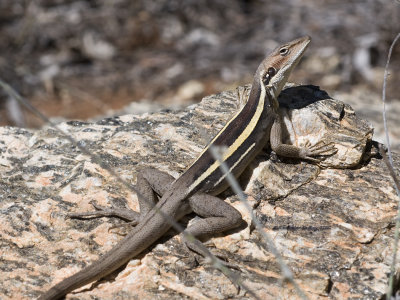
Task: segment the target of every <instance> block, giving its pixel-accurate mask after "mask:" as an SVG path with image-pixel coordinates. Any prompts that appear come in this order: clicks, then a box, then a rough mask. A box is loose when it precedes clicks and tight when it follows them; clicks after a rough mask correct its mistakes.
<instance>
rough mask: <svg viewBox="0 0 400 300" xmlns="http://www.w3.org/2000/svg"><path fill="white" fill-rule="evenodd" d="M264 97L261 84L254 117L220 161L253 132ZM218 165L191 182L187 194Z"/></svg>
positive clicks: (261, 109)
mask: <svg viewBox="0 0 400 300" xmlns="http://www.w3.org/2000/svg"><path fill="white" fill-rule="evenodd" d="M265 96H266V91H265V86H264V85H263V84H261V93H260V98H259V101H258V104H257V109H256V112H255V113H254V115H253V117H252V118H251V120H250V122H249V124H247V126H246V128H245V129H244V130H243V132H242V133H241V134H240V136H239V137H238V138H237V139H236V140H235V141H234V142H233V144H232V145H230V146H229V148H228V149H227V150H226V151H225V152H224V155H223V156H222V161H226V160H227V159H228V158H229V157H230V156H231V155H232V154H233V153H234V152H235V151H236V150H237V149H238V148H239V147H240V145H242V144H243V142H244V141H245V140H246V139H247V138H248V137H249V135H250V134H251V133H252V132H253V130H254V128H255V127H256V125H257V123H258V120H259V119H260V117H261V114H262V112H263V110H264V102H265ZM233 119H234V118H232V120H233ZM232 120H231V121H232ZM231 121H230V122H231ZM230 122H229V123H230ZM225 128H226V126H225V127H224V129H225ZM221 132H222V131H221ZM218 135H219V134H218ZM219 165H220V163H219V162H218V161H215V162H214V163H213V164H212V165H211V166H210V167H209V168H208V169H207V170H206V171H205V172H203V174H201V176H199V177H198V178H197V179H196V181H195V182H193V183H192V184H191V185H190V186H189V189H188V193H190V192H191V191H192V190H193V189H194V188H195V187H196V186H197V185H199V184H200V183H201V182H202V181H203V180H204V179H206V178H207V177H208V176H209V175H210V174H211V173H212V172H214V171H215V170H216V169H217V168H218V167H219Z"/></svg>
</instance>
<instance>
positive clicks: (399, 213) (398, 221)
mask: <svg viewBox="0 0 400 300" xmlns="http://www.w3.org/2000/svg"><path fill="white" fill-rule="evenodd" d="M399 38H400V33H399V34H397V36H396V37H395V39H394V40H393V43H392V45H391V46H390V48H389V54H388V58H387V61H386V66H385V74H384V76H383V88H382V103H383V112H382V114H383V126H384V128H385V135H386V145H387V148H388V156H389V159H387V158H386V160H385V163H386V162H387V163H388V164H389V165H390V167H388V168H389V172H390V173H391V175H392V172H391V171H390V170H393V175H395V173H394V168H393V159H392V151H391V147H390V139H389V130H388V126H387V119H386V82H387V77H388V73H389V62H390V57H391V56H392V51H393V47H394V45H395V44H396V42H397V40H398V39H399ZM381 154H382V156H383V157H384V159H385V157H386V156H385V153H384V151H381ZM393 175H392V177H393ZM395 178H397V177H396V176H395V177H393V180H394V182H395V183H396V179H395ZM395 189H396V193H397V197H398V198H399V200H398V204H397V218H396V227H395V231H394V245H393V259H392V264H391V266H390V277H389V287H388V290H387V294H386V300H390V297H391V295H392V291H393V278H394V268H395V266H396V263H397V244H398V242H399V230H400V189H399V187H398V185H397V184H395Z"/></svg>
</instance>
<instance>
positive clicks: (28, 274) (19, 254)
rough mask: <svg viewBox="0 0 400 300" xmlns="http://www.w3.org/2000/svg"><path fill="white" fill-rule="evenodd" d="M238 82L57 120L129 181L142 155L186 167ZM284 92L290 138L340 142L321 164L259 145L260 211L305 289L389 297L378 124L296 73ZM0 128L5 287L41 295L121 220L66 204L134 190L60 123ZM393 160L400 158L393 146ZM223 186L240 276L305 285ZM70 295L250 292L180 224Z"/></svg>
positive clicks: (390, 201)
mask: <svg viewBox="0 0 400 300" xmlns="http://www.w3.org/2000/svg"><path fill="white" fill-rule="evenodd" d="M243 91H244V93H246V92H247V91H248V87H247V88H244V89H243ZM237 95H238V92H237V91H230V92H223V93H221V94H218V95H213V96H209V97H206V98H204V99H203V101H202V102H201V103H200V104H198V105H192V106H190V107H188V108H186V109H185V110H180V111H176V112H174V113H171V112H169V111H162V112H159V113H153V114H143V115H125V116H120V117H116V118H109V119H104V120H102V121H99V122H97V123H84V122H77V121H70V122H66V123H62V124H61V125H60V127H61V128H62V129H63V130H66V131H68V132H69V133H70V134H71V135H72V136H73V137H74V138H75V139H77V140H79V143H80V144H81V145H84V146H85V147H87V148H88V149H89V150H90V151H91V152H94V153H96V154H97V155H99V156H100V157H101V158H102V159H103V160H104V161H105V162H107V164H109V165H110V166H112V167H113V169H114V170H115V171H116V172H117V173H118V174H119V175H120V176H121V177H122V178H123V179H125V180H127V181H128V182H132V183H134V182H135V180H136V174H137V170H138V168H139V167H143V166H153V167H156V168H158V169H160V170H164V171H167V172H169V173H170V174H171V175H173V176H178V175H179V174H180V173H182V172H183V171H184V169H185V168H186V167H187V166H188V165H189V164H190V162H191V161H193V160H194V159H195V158H196V156H197V155H198V154H199V153H200V152H201V150H202V148H203V147H204V146H205V145H206V144H207V142H208V141H209V140H210V139H211V138H212V137H213V136H214V135H215V134H216V133H217V132H218V130H220V129H221V128H222V127H223V126H224V124H225V122H226V121H227V120H228V119H229V118H230V116H231V115H232V114H233V113H234V112H235V111H236V110H237V108H238V107H239V106H240V105H241V103H240V101H238V97H237ZM280 100H281V101H282V109H281V110H282V113H284V114H285V116H286V119H285V122H286V124H287V127H288V130H287V135H286V139H288V140H292V141H295V142H296V143H297V144H303V143H305V142H306V141H307V140H308V141H310V142H311V143H315V142H317V141H319V140H325V141H326V142H331V141H332V142H334V143H335V146H336V147H337V149H338V152H337V153H336V154H335V155H333V156H332V157H329V158H327V159H326V160H325V161H323V162H322V163H320V165H313V164H310V163H307V162H301V161H298V160H290V159H282V158H278V157H276V155H274V154H273V153H271V151H269V150H267V151H266V152H265V153H262V154H261V155H259V157H258V158H257V159H256V160H255V161H254V162H253V163H252V165H251V166H250V168H248V170H247V171H246V172H245V174H243V176H242V177H241V180H240V182H241V184H242V186H243V188H244V189H245V192H246V194H247V195H248V198H249V200H250V203H251V204H252V206H253V208H254V210H255V213H256V215H257V217H258V218H259V220H260V221H261V223H262V224H263V226H264V227H265V230H266V231H267V232H268V233H269V234H270V235H271V236H272V237H273V240H274V242H275V245H276V247H277V248H278V251H279V252H280V253H281V255H282V256H283V258H284V260H285V261H286V263H287V264H288V265H289V267H290V268H291V270H292V272H293V273H294V276H295V279H296V281H297V283H298V284H299V285H300V287H301V288H302V290H303V291H304V292H305V293H306V294H307V295H308V296H309V298H310V299H324V298H333V299H344V298H349V297H353V298H371V299H375V298H378V297H380V296H382V295H383V294H384V293H385V289H386V285H387V273H388V272H389V269H390V264H391V255H392V245H393V227H394V226H393V220H394V218H395V215H396V207H397V203H396V201H397V198H396V196H395V191H394V189H393V187H392V184H391V179H390V177H389V175H388V172H387V171H386V168H385V166H384V163H383V161H382V160H381V159H379V158H378V157H377V155H376V154H374V153H376V151H374V144H373V143H371V139H372V128H371V126H370V125H369V123H368V122H366V121H365V120H362V119H360V118H358V117H357V116H356V115H355V114H354V111H353V110H352V109H351V107H350V106H348V105H346V104H344V103H342V102H340V101H337V100H333V99H330V98H329V96H328V95H327V94H326V93H325V92H324V91H321V90H320V89H319V88H317V87H314V86H297V87H295V86H291V87H290V88H287V89H286V90H285V91H284V92H283V93H282V95H281V97H280ZM0 135H1V139H0V140H1V144H0V151H1V156H0V174H1V175H0V190H1V193H0V199H1V201H0V209H1V212H2V213H1V215H0V224H1V229H2V230H1V248H0V249H1V268H0V278H2V280H1V282H0V294H1V297H2V298H12V299H17V298H35V297H38V296H39V295H40V294H41V292H43V291H44V290H46V289H48V288H49V287H50V286H52V285H54V284H55V283H57V282H59V281H60V280H62V279H63V278H65V277H67V276H70V275H72V274H74V273H75V272H77V271H78V270H80V269H81V268H83V267H84V266H85V265H87V264H89V263H91V262H93V261H94V260H96V259H97V258H99V256H100V255H101V254H102V253H105V252H106V251H108V250H109V249H110V248H111V247H112V246H113V245H115V244H116V243H117V242H118V241H119V240H120V239H121V238H122V237H121V236H120V235H119V234H116V233H118V230H116V229H113V231H112V232H110V231H109V230H110V228H111V227H112V226H114V225H116V224H120V223H121V221H119V220H116V219H113V218H110V219H107V218H101V219H90V220H85V221H82V220H71V219H68V218H66V214H67V213H69V212H83V211H89V210H92V207H91V205H90V201H92V200H95V201H97V203H98V204H100V205H104V206H108V205H114V206H119V207H123V206H127V207H130V208H132V209H135V210H137V209H138V204H137V198H136V195H134V194H132V193H131V192H130V191H128V190H126V189H125V188H124V187H123V185H122V184H121V181H120V180H119V179H116V178H113V177H112V176H110V175H109V174H108V173H107V171H105V170H104V169H103V168H101V167H100V166H99V165H98V164H97V163H96V162H95V161H94V160H93V159H91V158H90V157H88V156H86V155H84V154H82V153H81V151H79V150H78V149H77V148H76V147H74V146H72V145H71V144H70V143H69V142H68V141H66V140H65V139H63V138H62V137H61V135H60V134H59V133H58V132H56V131H55V130H54V129H52V128H44V129H42V130H39V131H33V130H23V129H18V128H11V127H3V128H0ZM371 149H372V150H371ZM394 159H395V162H396V168H399V162H400V159H399V155H398V154H395V155H394ZM225 196H227V199H226V201H228V202H230V203H231V204H232V205H233V206H235V207H236V208H237V209H238V210H239V211H240V212H241V213H242V215H243V219H244V220H245V221H246V222H247V226H242V227H241V228H239V229H236V230H233V231H231V232H228V233H225V234H221V235H220V236H218V237H213V238H211V239H210V241H209V243H211V244H213V245H214V247H215V248H217V249H218V251H219V252H221V253H222V254H224V255H225V256H226V257H228V258H229V261H230V262H231V263H235V264H237V265H238V266H239V268H240V269H241V270H242V272H241V273H240V276H241V278H242V280H243V281H244V283H245V284H246V285H247V286H248V287H249V288H250V289H252V291H254V293H255V294H257V295H258V297H259V298H261V299H268V298H279V297H280V298H296V297H298V296H296V295H297V294H296V292H295V290H294V288H293V287H292V286H291V285H288V284H286V283H282V281H281V278H282V276H281V274H280V271H279V266H278V264H277V262H276V259H275V258H274V257H273V255H272V254H271V253H270V252H268V251H266V250H265V249H264V248H263V246H262V245H263V241H262V240H261V238H260V234H259V233H257V232H256V231H253V229H252V228H253V227H252V226H251V220H250V217H249V215H248V213H247V212H246V210H245V209H244V207H243V205H242V204H241V203H240V202H239V201H237V196H236V195H232V193H230V192H229V191H227V192H225ZM191 217H192V216H191ZM189 219H190V218H185V219H184V220H183V221H184V222H187V221H188V220H189ZM114 231H117V232H114ZM74 297H79V298H80V299H91V298H93V297H96V298H97V299H115V298H117V299H131V298H135V297H136V298H140V299H154V298H160V299H171V298H180V299H181V298H194V299H210V298H212V299H226V298H232V299H246V298H250V296H249V295H247V294H243V293H241V294H239V295H238V294H237V292H236V289H235V287H234V286H233V285H232V283H231V282H230V281H229V280H228V279H227V278H226V277H225V276H223V275H221V273H220V272H219V271H217V270H214V269H212V268H211V267H208V266H204V265H188V263H187V261H185V260H184V259H182V245H181V243H180V241H179V238H178V237H177V236H176V234H175V233H174V232H172V231H171V232H169V234H167V235H166V236H165V237H164V238H162V239H161V240H160V241H159V243H158V244H156V245H154V246H152V247H151V248H150V249H149V250H148V251H145V252H144V253H143V254H141V255H140V256H138V257H135V258H134V259H132V260H131V261H130V262H129V263H128V264H127V265H126V266H125V267H124V268H122V269H120V270H119V272H115V273H114V274H113V275H112V276H108V277H107V278H106V279H105V280H102V281H100V282H99V283H96V284H90V285H87V286H85V287H83V288H81V289H80V290H79V293H78V294H70V295H68V297H67V299H71V298H74Z"/></svg>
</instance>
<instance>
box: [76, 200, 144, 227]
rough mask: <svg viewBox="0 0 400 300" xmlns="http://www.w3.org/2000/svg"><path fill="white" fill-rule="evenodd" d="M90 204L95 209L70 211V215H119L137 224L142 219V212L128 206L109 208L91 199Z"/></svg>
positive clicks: (130, 222) (82, 217) (118, 216)
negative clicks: (78, 211) (79, 211)
mask: <svg viewBox="0 0 400 300" xmlns="http://www.w3.org/2000/svg"><path fill="white" fill-rule="evenodd" d="M90 204H92V206H93V207H94V208H95V211H89V212H82V213H69V214H68V217H69V218H73V219H84V218H88V217H93V218H101V217H117V218H120V219H123V220H125V221H129V225H137V224H138V223H139V221H140V214H139V213H138V212H136V211H133V210H131V209H127V208H123V209H122V208H113V207H111V208H108V207H104V206H101V205H98V204H97V203H96V201H91V202H90Z"/></svg>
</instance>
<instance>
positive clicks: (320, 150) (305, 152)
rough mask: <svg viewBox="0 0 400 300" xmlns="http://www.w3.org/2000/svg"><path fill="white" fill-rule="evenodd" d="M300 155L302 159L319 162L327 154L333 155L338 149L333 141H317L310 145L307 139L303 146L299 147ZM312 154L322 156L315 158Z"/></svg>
mask: <svg viewBox="0 0 400 300" xmlns="http://www.w3.org/2000/svg"><path fill="white" fill-rule="evenodd" d="M301 150H302V151H301V152H300V156H301V158H303V159H307V160H310V161H312V162H316V163H318V162H320V161H321V160H323V159H325V158H326V157H328V156H331V155H334V154H336V153H337V152H338V149H337V148H336V147H335V144H334V143H332V142H331V143H327V144H326V143H325V142H323V141H319V142H318V143H316V144H314V145H311V143H310V142H309V141H307V142H306V143H305V145H304V147H303V148H301ZM314 156H323V158H315V157H314Z"/></svg>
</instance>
